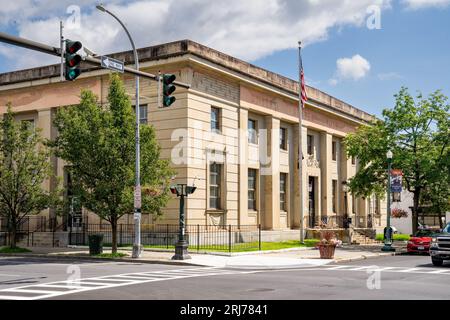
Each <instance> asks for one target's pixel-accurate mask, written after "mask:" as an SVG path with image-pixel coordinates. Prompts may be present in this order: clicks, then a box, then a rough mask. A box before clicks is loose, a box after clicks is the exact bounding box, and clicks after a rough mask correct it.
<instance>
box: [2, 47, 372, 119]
mask: <svg viewBox="0 0 450 320" xmlns="http://www.w3.org/2000/svg"><path fill="white" fill-rule="evenodd" d="M189 54H191V55H193V56H196V57H198V58H200V59H202V60H206V61H209V62H212V63H214V64H216V65H218V66H220V67H222V68H225V69H228V70H231V71H234V72H237V73H239V74H241V75H242V76H244V77H246V78H250V79H253V80H256V81H257V82H260V83H264V84H266V85H268V86H269V87H275V88H276V91H281V92H284V95H285V96H287V97H289V98H290V99H298V97H297V96H298V88H299V83H298V82H297V81H295V80H292V79H289V78H287V77H284V76H282V75H279V74H277V73H274V72H271V71H268V70H265V69H263V68H260V67H257V66H255V65H253V64H250V63H248V62H245V61H243V60H240V59H237V58H234V57H232V56H230V55H227V54H225V53H222V52H220V51H217V50H214V49H212V48H209V47H206V46H204V45H202V44H199V43H197V42H194V41H191V40H181V41H175V42H170V43H165V44H161V45H156V46H151V47H146V48H141V49H138V55H139V61H140V62H141V63H145V62H147V61H155V60H162V59H169V58H173V57H177V56H183V55H189ZM109 56H110V57H113V58H115V59H119V60H122V61H124V62H125V64H127V65H131V64H133V63H134V59H133V53H132V51H124V52H119V53H114V54H111V55H109ZM81 68H82V70H83V73H84V74H86V73H87V72H88V73H90V72H93V71H95V70H100V69H102V68H101V67H97V66H92V65H90V64H87V63H84V62H83V63H82V64H81ZM59 73H60V65H59V64H54V65H49V66H43V67H37V68H32V69H25V70H18V71H13V72H8V73H3V74H0V86H7V85H11V84H18V83H22V82H28V83H31V84H33V83H45V82H47V83H54V82H53V81H51V80H50V81H48V80H47V81H45V80H44V79H51V78H54V77H59ZM86 76H88V75H86ZM38 80H44V81H38ZM307 91H308V96H309V99H310V100H311V102H312V103H311V105H321V106H326V107H327V108H331V109H333V110H335V111H337V112H338V113H340V114H343V115H346V116H348V117H349V118H351V119H353V120H356V121H358V122H363V123H369V122H371V121H373V120H374V119H375V117H374V116H372V115H370V114H368V113H366V112H364V111H362V110H360V109H357V108H355V107H353V106H351V105H350V104H348V103H345V102H343V101H341V100H339V99H336V98H334V97H332V96H330V95H328V94H326V93H324V92H322V91H320V90H318V89H316V88H313V87H310V86H307ZM282 95H283V94H282Z"/></svg>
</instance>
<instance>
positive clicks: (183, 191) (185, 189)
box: [170, 183, 197, 260]
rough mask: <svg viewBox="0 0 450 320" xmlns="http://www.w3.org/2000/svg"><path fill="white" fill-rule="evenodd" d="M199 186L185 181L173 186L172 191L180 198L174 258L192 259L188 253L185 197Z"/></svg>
mask: <svg viewBox="0 0 450 320" xmlns="http://www.w3.org/2000/svg"><path fill="white" fill-rule="evenodd" d="M195 189H197V187H195V186H188V185H187V184H184V183H179V184H177V185H176V186H171V187H170V191H171V192H172V193H173V194H176V195H177V197H179V198H180V229H179V233H178V242H177V243H176V244H175V255H174V256H173V257H172V260H187V259H191V256H190V255H189V254H188V242H187V241H186V237H185V234H186V224H185V221H186V220H185V215H184V198H185V197H187V196H189V195H190V194H192V193H194V191H195Z"/></svg>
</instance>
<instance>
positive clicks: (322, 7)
mask: <svg viewBox="0 0 450 320" xmlns="http://www.w3.org/2000/svg"><path fill="white" fill-rule="evenodd" d="M390 2H391V0H358V1H354V0H308V1H306V0H305V1H298V0H266V1H260V0H246V1H242V0H228V1H220V2H219V1H214V2H212V1H208V0H134V1H124V0H108V1H104V3H105V6H106V7H107V8H108V9H109V10H111V11H112V12H114V13H115V14H116V15H117V16H119V17H120V19H121V20H122V21H123V22H124V23H125V24H126V25H127V27H128V28H129V31H130V33H131V34H132V36H133V38H134V39H135V42H136V45H137V46H138V47H145V46H149V45H155V44H159V43H164V42H169V41H174V40H180V39H192V40H194V41H198V42H200V43H202V44H205V45H207V46H210V47H212V48H215V49H217V50H220V51H223V52H225V53H227V54H230V55H233V56H236V57H238V58H241V59H245V60H255V59H258V58H262V57H264V56H268V55H270V54H272V53H274V52H276V51H279V50H284V49H291V48H296V46H297V42H298V40H301V41H302V42H303V44H304V46H307V45H309V44H311V43H314V42H317V41H323V40H325V39H327V37H328V32H329V30H330V29H332V28H335V27H339V28H340V27H342V26H345V25H355V26H359V27H365V25H366V18H367V12H366V9H367V7H369V6H370V5H374V4H375V5H379V6H380V7H381V8H383V9H386V8H389V6H390ZM8 3H9V6H8V7H7V8H4V7H0V27H2V25H3V26H15V28H16V29H17V31H18V33H19V34H20V36H22V37H26V38H30V39H33V40H38V41H41V42H44V43H48V44H52V45H54V46H57V45H58V41H59V30H58V26H59V22H58V21H59V19H64V20H66V19H67V17H68V15H67V14H66V9H67V7H68V6H69V5H71V4H73V3H74V1H73V0H60V1H58V2H56V1H52V0H15V1H11V2H8ZM75 3H77V4H78V5H80V6H81V9H82V10H81V13H82V16H81V28H80V29H77V30H73V29H72V30H71V29H66V36H67V37H70V38H74V39H77V40H81V41H82V42H83V44H84V45H86V46H87V47H89V48H90V49H91V50H93V51H95V52H96V53H99V54H103V53H110V52H117V51H121V50H128V49H130V44H129V41H128V39H127V37H126V35H125V34H124V32H123V30H122V28H121V26H120V25H119V24H118V23H117V21H115V20H114V19H113V18H112V17H111V16H109V15H107V14H105V13H101V12H98V11H97V10H95V4H96V3H97V1H92V0H80V1H76V2H75ZM14 21H15V22H14ZM16 50H18V52H19V53H20V54H19V55H20V57H21V58H20V59H19V60H12V59H11V60H9V61H10V64H11V65H12V66H11V68H13V69H16V68H24V67H32V66H36V65H38V64H42V63H55V62H57V59H56V58H52V57H48V56H43V55H39V57H41V58H40V59H44V60H40V61H37V59H36V58H35V57H36V56H37V55H36V53H34V52H30V51H26V50H21V49H16ZM0 54H1V53H0Z"/></svg>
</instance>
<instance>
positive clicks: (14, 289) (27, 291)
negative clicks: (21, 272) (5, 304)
mask: <svg viewBox="0 0 450 320" xmlns="http://www.w3.org/2000/svg"><path fill="white" fill-rule="evenodd" d="M36 287H40V286H39V285H36ZM27 288H32V287H31V286H29V287H27ZM2 292H13V293H21V292H24V293H46V294H49V293H53V292H54V291H49V290H36V289H25V288H12V289H5V290H2Z"/></svg>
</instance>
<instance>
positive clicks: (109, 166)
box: [54, 75, 173, 253]
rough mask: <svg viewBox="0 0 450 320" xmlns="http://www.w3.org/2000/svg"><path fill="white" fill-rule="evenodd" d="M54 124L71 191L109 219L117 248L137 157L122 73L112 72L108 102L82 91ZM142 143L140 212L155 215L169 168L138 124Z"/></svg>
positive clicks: (165, 196)
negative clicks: (67, 170)
mask: <svg viewBox="0 0 450 320" xmlns="http://www.w3.org/2000/svg"><path fill="white" fill-rule="evenodd" d="M54 124H55V127H56V128H57V129H58V132H59V135H58V137H57V139H56V140H55V142H54V147H55V150H56V154H57V155H58V156H59V157H61V158H62V159H64V160H66V161H67V162H68V164H69V165H70V169H69V170H70V172H71V175H72V177H73V180H72V182H73V190H74V192H75V193H76V194H77V195H78V196H79V199H80V202H81V204H82V205H83V206H84V207H85V208H87V209H88V210H89V211H91V212H93V213H95V214H97V215H98V216H99V217H100V218H102V219H104V220H106V221H108V222H109V223H110V224H111V229H112V252H113V253H116V252H117V225H118V220H119V219H120V217H122V216H123V215H124V214H130V213H133V207H134V196H133V194H134V184H135V158H136V157H135V116H134V113H133V108H132V105H131V101H130V99H129V98H128V96H127V94H126V92H125V89H124V87H123V83H122V81H121V79H120V77H119V76H118V75H112V76H111V80H110V87H109V94H108V105H107V106H99V102H98V99H97V97H96V96H95V95H94V94H93V93H92V92H91V91H88V90H84V91H82V92H81V101H80V104H79V105H76V106H69V107H65V108H62V109H60V110H59V112H58V113H57V115H56V117H55V120H54ZM140 143H141V168H142V169H141V184H142V185H143V191H144V192H143V193H142V212H143V213H151V214H154V215H157V216H159V215H161V214H162V211H161V210H162V208H163V207H164V206H165V205H166V203H167V201H168V200H169V181H170V176H171V175H172V174H173V172H172V170H171V169H170V167H169V163H168V161H165V160H161V159H160V158H159V157H160V146H159V145H158V142H157V140H156V137H155V132H154V129H153V127H152V126H149V125H142V126H141V130H140ZM145 190H153V191H154V190H156V192H145Z"/></svg>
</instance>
